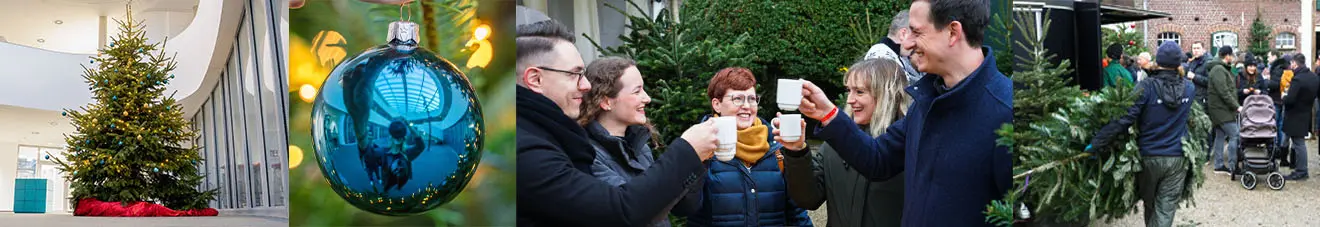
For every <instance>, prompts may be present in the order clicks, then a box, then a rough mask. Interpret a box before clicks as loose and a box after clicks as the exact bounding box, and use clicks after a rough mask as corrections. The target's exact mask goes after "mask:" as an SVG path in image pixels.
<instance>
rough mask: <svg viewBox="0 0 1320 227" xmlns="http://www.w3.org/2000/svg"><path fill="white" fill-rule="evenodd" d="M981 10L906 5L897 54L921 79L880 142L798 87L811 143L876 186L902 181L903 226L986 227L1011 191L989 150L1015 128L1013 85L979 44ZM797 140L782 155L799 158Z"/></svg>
mask: <svg viewBox="0 0 1320 227" xmlns="http://www.w3.org/2000/svg"><path fill="white" fill-rule="evenodd" d="M984 3H985V2H984V1H982V0H939V1H932V0H918V1H916V2H913V3H912V6H911V8H910V10H909V13H910V20H909V27H910V29H911V33H910V34H909V37H907V38H906V39H905V41H904V42H903V48H904V49H909V50H911V51H912V56H911V57H912V61H913V63H915V64H916V65H917V70H919V71H922V72H925V73H926V75H925V76H923V77H922V78H921V79H920V80H918V81H917V82H916V83H915V84H913V85H911V86H909V87H907V89H906V90H907V92H908V94H910V95H912V98H913V103H912V106H911V107H910V108H909V111H908V113H907V116H906V117H905V118H904V119H900V120H898V121H897V122H895V123H894V124H892V125H891V126H889V129H887V130H886V132H885V133H884V134H882V135H880V136H879V137H874V138H872V137H871V136H869V135H868V134H867V133H866V132H864V131H862V129H861V128H858V126H857V124H856V123H853V120H852V119H850V118H849V117H848V115H846V114H844V113H842V112H841V111H840V110H839V108H837V107H836V106H835V105H834V104H833V103H830V96H829V95H827V94H825V93H824V92H822V91H821V89H820V88H819V87H817V86H816V85H815V84H812V83H810V82H806V83H803V91H802V92H803V100H802V104H801V106H800V107H799V108H798V109H799V110H800V111H801V112H802V115H803V116H807V117H810V118H813V119H816V120H820V121H821V124H822V125H823V126H822V128H820V129H818V130H819V131H817V133H816V136H818V137H820V138H821V139H824V140H825V142H826V143H829V145H830V146H831V147H833V148H835V150H836V151H837V152H838V153H839V156H841V157H842V158H843V160H844V162H846V163H848V164H849V165H852V166H853V167H855V168H857V170H858V171H859V172H861V173H862V175H865V176H867V177H869V178H873V179H889V178H891V177H894V176H895V175H897V174H904V177H905V179H907V182H906V183H907V184H906V185H905V188H904V190H903V191H904V192H905V193H906V194H905V195H904V201H903V225H904V226H990V225H991V224H989V223H986V222H985V214H983V213H982V212H983V211H984V210H985V206H986V205H987V204H990V201H993V200H997V199H1001V198H1002V197H1003V195H1004V193H1005V192H1007V191H1008V190H1009V188H1010V187H1011V185H1012V166H1013V160H1012V156H1010V154H1009V153H1008V148H1007V147H1003V146H998V145H996V144H995V139H996V138H998V136H997V135H995V133H994V131H995V130H996V129H999V128H1000V126H1002V125H1003V124H1007V123H1010V122H1012V120H1013V90H1012V86H1013V85H1012V81H1011V80H1010V79H1009V78H1008V77H1005V76H1004V75H1003V74H1002V73H1000V72H999V71H998V69H996V67H995V59H994V55H993V54H992V52H991V50H990V48H989V47H985V46H982V45H981V43H982V39H983V38H984V36H985V35H984V33H985V30H984V29H985V28H986V27H988V26H986V24H987V23H988V22H989V21H990V10H989V6H988V4H984ZM775 124H776V127H775V128H779V127H778V119H776V120H775ZM775 133H776V134H777V133H778V131H777V130H776V131H775ZM803 141H805V140H800V141H798V142H795V143H789V142H784V141H782V140H781V141H780V142H781V143H784V145H785V151H784V155H790V156H795V157H800V156H801V155H806V154H807V153H808V152H807V149H806V144H805V142H803Z"/></svg>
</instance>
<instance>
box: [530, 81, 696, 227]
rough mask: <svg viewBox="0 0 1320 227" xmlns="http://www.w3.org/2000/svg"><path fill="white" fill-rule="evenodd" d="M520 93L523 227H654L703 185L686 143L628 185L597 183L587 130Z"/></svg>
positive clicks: (541, 98) (545, 103)
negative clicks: (678, 201)
mask: <svg viewBox="0 0 1320 227" xmlns="http://www.w3.org/2000/svg"><path fill="white" fill-rule="evenodd" d="M516 89H517V92H518V93H517V105H518V113H517V115H518V121H517V128H518V135H517V137H518V145H517V147H518V170H517V171H518V179H517V181H518V184H517V185H518V226H643V225H647V224H651V223H652V221H653V220H655V217H657V215H660V214H662V213H663V212H664V210H665V209H667V208H668V207H669V206H670V204H673V202H674V199H676V198H678V197H679V196H682V195H683V192H684V191H685V190H686V189H688V188H691V187H693V186H695V184H696V183H697V182H698V180H699V179H700V176H701V175H700V174H701V173H702V172H703V170H704V169H703V168H702V167H701V158H700V157H698V156H697V154H696V152H694V151H693V150H692V145H689V144H688V143H687V141H686V140H683V139H682V138H679V139H675V140H674V142H673V143H671V144H669V152H665V153H664V154H662V155H660V157H659V158H657V159H656V162H655V163H654V164H652V165H651V166H650V167H648V168H646V173H645V174H642V175H638V176H635V177H633V178H631V179H629V181H628V183H624V184H623V185H619V186H614V185H610V184H609V183H606V182H604V181H601V180H600V179H596V177H594V176H592V175H591V163H592V162H593V161H594V160H595V158H596V157H595V156H596V155H595V154H596V152H595V149H593V148H592V147H591V143H590V142H589V139H588V138H587V132H586V130H584V129H582V127H581V126H578V124H577V122H576V121H573V119H570V118H568V116H567V115H564V112H563V110H562V109H560V108H559V106H557V105H555V103H554V102H552V101H550V99H548V98H546V97H545V96H544V95H541V94H537V93H536V92H533V91H531V90H528V89H527V88H523V87H522V86H519V87H517V88H516Z"/></svg>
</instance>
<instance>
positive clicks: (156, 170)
mask: <svg viewBox="0 0 1320 227" xmlns="http://www.w3.org/2000/svg"><path fill="white" fill-rule="evenodd" d="M151 172H160V169H159V168H155V167H152V168H151Z"/></svg>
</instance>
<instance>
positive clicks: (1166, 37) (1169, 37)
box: [1155, 32, 1182, 45]
mask: <svg viewBox="0 0 1320 227" xmlns="http://www.w3.org/2000/svg"><path fill="white" fill-rule="evenodd" d="M1156 37H1157V38H1158V41H1156V42H1155V45H1161V44H1164V42H1173V43H1177V44H1178V45H1182V35H1179V34H1178V33H1177V32H1164V33H1160V34H1159V35H1156Z"/></svg>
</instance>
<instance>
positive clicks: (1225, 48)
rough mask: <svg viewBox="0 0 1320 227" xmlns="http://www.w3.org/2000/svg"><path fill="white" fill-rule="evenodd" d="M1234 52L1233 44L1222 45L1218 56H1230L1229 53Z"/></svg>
mask: <svg viewBox="0 0 1320 227" xmlns="http://www.w3.org/2000/svg"><path fill="white" fill-rule="evenodd" d="M1232 54H1233V47H1231V46H1222V47H1219V55H1218V56H1217V57H1223V56H1228V55H1232Z"/></svg>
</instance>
